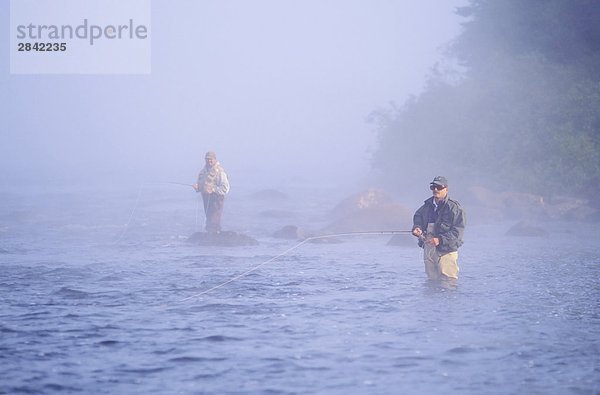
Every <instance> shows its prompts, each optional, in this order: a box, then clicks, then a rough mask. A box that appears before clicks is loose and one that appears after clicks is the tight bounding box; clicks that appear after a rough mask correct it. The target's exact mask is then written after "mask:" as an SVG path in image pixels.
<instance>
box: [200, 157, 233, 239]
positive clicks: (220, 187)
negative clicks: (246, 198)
mask: <svg viewBox="0 0 600 395" xmlns="http://www.w3.org/2000/svg"><path fill="white" fill-rule="evenodd" d="M204 160H205V163H206V164H205V166H204V168H203V169H202V170H201V171H200V174H198V181H197V182H196V184H194V189H195V190H196V192H200V193H202V201H203V202H204V214H205V215H206V231H207V232H208V233H219V232H220V231H221V216H222V214H223V205H224V203H225V195H227V193H228V192H229V179H228V178H227V173H226V172H225V170H224V169H223V167H221V164H220V163H219V161H217V155H216V154H215V153H214V152H212V151H210V152H207V153H206V155H205V157H204Z"/></svg>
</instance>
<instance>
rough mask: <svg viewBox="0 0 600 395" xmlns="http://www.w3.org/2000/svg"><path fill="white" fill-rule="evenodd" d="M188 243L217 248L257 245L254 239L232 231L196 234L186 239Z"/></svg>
mask: <svg viewBox="0 0 600 395" xmlns="http://www.w3.org/2000/svg"><path fill="white" fill-rule="evenodd" d="M188 241H189V242H190V243H195V244H198V245H202V246H217V247H238V246H253V245H258V241H257V240H256V239H254V238H252V237H250V236H247V235H243V234H240V233H236V232H232V231H222V232H219V233H207V232H196V233H194V234H193V235H191V236H190V237H189V238H188Z"/></svg>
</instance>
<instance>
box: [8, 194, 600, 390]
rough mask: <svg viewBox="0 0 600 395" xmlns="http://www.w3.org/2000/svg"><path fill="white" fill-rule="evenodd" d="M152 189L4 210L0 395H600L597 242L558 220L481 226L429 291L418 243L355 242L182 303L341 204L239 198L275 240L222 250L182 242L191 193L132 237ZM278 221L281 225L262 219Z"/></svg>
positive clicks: (244, 214) (155, 199) (37, 201)
mask: <svg viewBox="0 0 600 395" xmlns="http://www.w3.org/2000/svg"><path fill="white" fill-rule="evenodd" d="M137 192H138V191H137V190H132V191H128V192H127V193H122V192H120V193H113V194H106V193H102V192H101V191H99V192H97V193H94V194H89V193H78V192H77V191H75V192H72V193H70V194H69V195H66V194H57V195H52V194H49V195H46V196H43V197H41V196H35V195H24V196H13V197H12V198H10V199H5V200H4V201H5V203H6V204H5V205H4V206H3V208H2V210H3V211H2V212H0V218H1V222H0V229H1V231H0V237H1V239H0V240H1V243H2V244H0V260H1V262H2V271H1V272H0V297H1V298H2V301H3V305H2V311H1V313H0V333H1V339H2V340H1V341H0V358H1V359H2V363H1V364H0V376H1V377H2V378H3V379H2V382H1V383H0V392H2V391H3V392H6V393H19V392H32V393H45V392H77V391H83V392H109V393H131V392H135V393H140V392H162V393H177V392H179V393H198V392H208V393H222V392H235V393H240V392H241V393H265V392H275V393H278V392H284V393H289V392H299V393H315V392H317V393H333V394H336V393H348V392H350V393H381V394H384V393H439V392H451V393H472V394H480V393H496V394H511V393H512V394H520V393H598V391H599V389H600V385H599V377H600V375H599V374H598V373H599V372H598V369H599V364H598V355H599V351H600V350H599V341H598V338H599V336H598V324H599V317H600V315H599V311H598V305H599V303H598V302H599V290H598V285H597V279H598V276H599V274H600V273H599V271H600V269H599V268H600V262H599V261H600V258H599V257H600V254H599V253H600V247H597V243H584V242H582V240H581V239H579V237H577V235H574V234H573V233H571V232H569V231H565V230H564V229H567V230H568V229H570V228H571V227H572V224H569V227H564V226H563V225H562V224H556V223H553V224H548V225H547V226H548V230H549V233H550V235H549V236H548V237H545V238H509V237H506V236H504V235H503V233H504V231H505V230H506V229H507V228H508V227H509V226H510V225H512V224H494V225H489V226H484V225H480V226H471V227H469V228H467V231H466V234H465V245H464V246H463V248H462V249H461V252H460V257H459V265H460V268H461V275H460V279H459V280H458V282H457V283H456V282H455V283H447V282H432V281H428V280H426V275H425V272H424V267H423V259H422V252H421V251H420V250H419V249H418V248H417V247H416V242H415V245H414V246H403V247H390V246H386V242H387V241H388V240H387V237H388V236H374V237H371V236H369V237H348V238H342V240H341V241H342V243H336V244H312V243H306V244H304V245H302V246H301V247H299V248H297V249H295V250H294V251H292V252H291V253H290V254H289V255H286V256H282V257H281V258H279V259H277V260H275V261H273V262H270V263H269V264H268V265H264V266H262V267H261V268H260V269H259V270H256V271H253V272H251V273H249V274H248V275H245V276H243V277H241V278H240V279H238V280H236V281H234V282H232V283H230V284H228V285H227V286H224V287H222V288H219V289H217V290H215V291H213V292H211V293H208V294H205V295H202V296H199V297H194V298H190V299H188V300H185V301H183V302H182V300H184V299H186V298H188V297H190V296H192V295H195V294H199V293H201V292H202V291H204V290H207V289H209V288H211V287H214V286H215V285H217V284H220V283H222V282H224V281H227V280H228V279H230V278H232V277H234V276H236V275H239V274H240V273H244V272H245V271H247V270H248V269H251V268H253V267H255V266H257V265H259V264H261V263H263V262H265V261H267V260H269V259H270V258H272V257H273V256H276V255H278V254H280V253H282V252H283V251H285V250H286V249H288V248H290V247H292V246H293V245H294V244H295V241H290V240H281V239H274V238H271V237H270V235H271V233H272V232H273V231H275V230H277V229H280V228H281V227H282V226H284V225H288V224H291V223H293V224H296V225H299V226H302V227H304V228H308V229H318V228H319V227H320V226H321V225H322V224H324V222H325V220H324V218H325V217H326V213H327V210H329V209H330V208H331V207H332V206H333V204H334V203H335V198H329V199H330V200H326V199H325V196H326V194H314V193H312V194H308V193H304V194H297V196H301V197H302V199H298V200H291V201H287V202H279V203H277V204H276V207H275V206H274V207H266V206H264V205H263V203H260V202H251V201H249V200H248V199H246V198H242V197H241V196H240V197H238V198H236V197H235V195H234V196H232V198H231V199H229V200H228V202H227V204H226V208H227V209H228V210H229V211H227V209H226V213H225V218H224V225H225V227H226V228H227V227H228V228H229V229H232V230H234V231H236V232H247V233H248V234H250V235H252V236H253V237H255V238H257V239H258V240H259V242H260V244H259V245H257V246H247V247H242V248H227V247H222V248H211V247H202V246H196V245H191V244H189V243H186V240H185V239H186V237H187V236H188V235H190V234H192V233H193V232H194V231H195V210H196V201H195V200H194V199H195V197H192V198H191V199H190V198H189V196H188V195H183V196H182V195H181V194H180V193H178V191H172V190H167V191H164V190H160V189H158V188H157V189H156V190H152V191H151V192H152V193H151V194H148V195H142V196H141V198H140V200H139V202H138V204H137V206H136V210H135V215H134V217H133V220H132V221H131V224H130V225H129V226H128V227H125V226H124V224H125V223H127V220H128V218H130V214H131V212H132V208H133V207H134V203H136V197H137ZM291 195H292V196H293V195H294V194H291ZM307 196H317V198H319V199H323V200H315V201H306V197H307ZM236 199H237V200H236ZM111 202H112V203H114V204H111ZM268 205H270V206H271V205H273V202H268ZM266 209H277V210H285V211H286V212H288V213H289V215H288V216H287V217H286V219H285V221H286V223H281V222H279V219H278V218H277V217H275V218H274V217H272V216H263V217H261V216H258V215H257V214H256V213H260V212H262V211H264V210H266ZM15 213H18V215H17V214H15ZM234 219H235V220H234ZM288 221H291V222H288ZM578 228H580V229H581V230H582V232H583V234H586V235H587V238H586V239H592V240H593V239H596V238H597V236H599V235H600V231H599V229H598V228H597V227H595V226H592V225H589V224H587V225H586V224H579V225H578ZM117 240H119V242H118V243H116V242H115V241H117Z"/></svg>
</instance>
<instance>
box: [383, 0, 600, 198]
mask: <svg viewBox="0 0 600 395" xmlns="http://www.w3.org/2000/svg"><path fill="white" fill-rule="evenodd" d="M598 5H599V4H598V2H597V1H595V0H528V1H522V0H502V1H497V0H471V1H470V2H469V3H468V5H467V6H465V7H461V8H458V9H457V13H458V14H459V15H460V16H461V17H463V18H464V19H463V21H464V22H463V23H462V32H461V34H460V35H459V36H458V37H457V38H456V39H455V40H454V41H452V42H451V43H449V45H448V48H447V50H446V53H445V56H446V57H445V60H446V61H445V62H444V64H450V65H452V66H451V67H448V66H444V67H442V66H441V65H440V64H438V65H437V66H436V67H435V68H434V69H433V70H432V74H431V76H430V78H429V81H428V84H427V87H426V88H425V90H424V91H423V93H421V94H420V95H418V96H416V97H411V98H410V99H408V100H407V101H406V102H405V103H404V104H403V105H402V106H401V107H391V108H388V109H384V110H378V111H376V112H375V113H374V117H373V119H374V120H375V121H376V122H377V125H378V138H379V139H378V147H377V149H376V150H375V152H374V154H375V155H374V156H373V165H374V167H375V168H378V169H381V170H382V172H383V174H385V177H388V178H391V179H394V180H395V181H396V182H397V181H398V180H402V181H413V178H416V177H419V178H422V177H425V176H426V177H429V176H430V175H432V174H437V173H443V174H446V175H448V176H449V177H451V178H452V179H455V180H458V182H459V183H461V184H462V185H463V186H469V185H482V186H486V187H488V188H491V189H494V188H496V189H500V188H502V189H510V190H515V191H521V192H531V193H536V194H540V195H542V196H548V197H552V196H555V195H570V196H586V197H590V192H600V79H599V75H600V72H599V70H600V7H599V6H598Z"/></svg>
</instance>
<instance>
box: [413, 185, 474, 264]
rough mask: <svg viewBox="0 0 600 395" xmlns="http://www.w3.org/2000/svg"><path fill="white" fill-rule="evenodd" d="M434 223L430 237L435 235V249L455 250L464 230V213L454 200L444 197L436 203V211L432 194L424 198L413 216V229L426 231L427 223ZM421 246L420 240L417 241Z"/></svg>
mask: <svg viewBox="0 0 600 395" xmlns="http://www.w3.org/2000/svg"><path fill="white" fill-rule="evenodd" d="M428 223H434V224H435V225H434V228H433V229H434V230H433V234H432V235H430V236H432V237H437V238H439V240H440V244H439V245H438V246H437V251H438V252H439V253H441V254H447V253H449V252H453V251H457V250H458V247H460V246H461V245H462V244H463V240H462V238H463V233H464V231H465V213H464V211H463V209H462V207H461V206H460V204H459V203H458V202H457V201H456V200H452V199H449V198H448V197H446V199H444V200H443V201H441V202H440V203H439V205H438V209H437V212H436V210H435V206H434V205H433V196H432V197H430V198H429V199H427V200H425V204H423V205H422V206H421V207H419V209H418V210H417V211H416V212H415V215H414V217H413V230H414V229H415V228H421V230H422V231H423V232H425V231H427V224H428ZM419 245H420V246H422V242H420V243H419Z"/></svg>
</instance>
